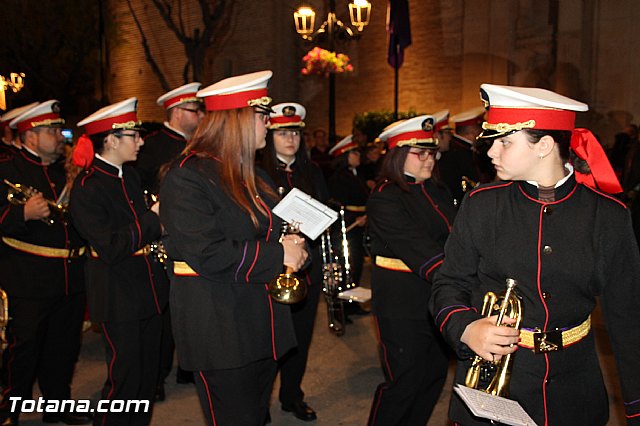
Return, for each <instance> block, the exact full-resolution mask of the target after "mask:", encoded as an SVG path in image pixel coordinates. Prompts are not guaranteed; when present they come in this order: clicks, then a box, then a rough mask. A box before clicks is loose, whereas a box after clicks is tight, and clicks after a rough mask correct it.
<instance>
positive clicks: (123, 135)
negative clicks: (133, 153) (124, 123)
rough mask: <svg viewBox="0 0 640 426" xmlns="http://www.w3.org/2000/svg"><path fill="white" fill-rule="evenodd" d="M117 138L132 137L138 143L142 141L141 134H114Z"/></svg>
mask: <svg viewBox="0 0 640 426" xmlns="http://www.w3.org/2000/svg"><path fill="white" fill-rule="evenodd" d="M114 135H115V137H116V138H123V137H127V136H128V137H130V138H133V140H134V141H138V140H139V139H140V133H138V132H134V133H114Z"/></svg>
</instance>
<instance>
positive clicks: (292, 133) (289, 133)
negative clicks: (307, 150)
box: [273, 130, 300, 138]
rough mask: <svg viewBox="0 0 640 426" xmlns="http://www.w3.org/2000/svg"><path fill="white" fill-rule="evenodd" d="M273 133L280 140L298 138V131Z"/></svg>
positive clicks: (277, 131)
mask: <svg viewBox="0 0 640 426" xmlns="http://www.w3.org/2000/svg"><path fill="white" fill-rule="evenodd" d="M273 133H274V134H275V135H277V136H280V137H281V138H288V137H289V136H291V137H296V136H300V131H299V130H276V131H275V132H273Z"/></svg>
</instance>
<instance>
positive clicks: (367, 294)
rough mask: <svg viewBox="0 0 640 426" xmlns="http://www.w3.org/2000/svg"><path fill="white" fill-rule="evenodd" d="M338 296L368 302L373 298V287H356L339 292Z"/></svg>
mask: <svg viewBox="0 0 640 426" xmlns="http://www.w3.org/2000/svg"><path fill="white" fill-rule="evenodd" d="M338 298H340V299H343V300H353V301H354V302H360V303H364V302H368V301H369V300H371V289H370V288H364V287H354V288H352V289H349V290H345V291H342V292H340V293H338Z"/></svg>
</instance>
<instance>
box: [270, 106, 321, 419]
mask: <svg viewBox="0 0 640 426" xmlns="http://www.w3.org/2000/svg"><path fill="white" fill-rule="evenodd" d="M273 110H274V112H273V113H272V114H271V117H270V123H269V133H268V134H267V146H266V147H265V148H264V150H263V151H262V159H261V166H262V168H263V169H264V170H265V171H266V172H267V173H268V174H269V176H270V177H271V179H273V181H274V182H275V184H276V188H278V192H280V193H281V195H282V196H285V195H286V194H287V193H288V192H289V191H291V190H292V189H293V188H298V189H300V190H301V191H303V192H305V193H307V194H309V195H311V196H312V197H313V198H315V199H317V200H319V201H322V202H326V200H327V199H328V198H329V191H328V189H327V185H326V184H325V182H324V176H323V174H322V171H321V170H320V168H319V167H317V166H316V165H315V164H313V163H311V161H310V160H309V156H308V155H307V151H306V149H304V141H303V140H302V135H301V131H302V129H303V128H304V118H305V116H306V110H305V108H304V107H303V106H302V105H300V104H297V103H294V102H289V103H281V104H278V105H274V107H273ZM319 241H320V240H319V239H318V240H316V241H310V242H309V243H310V247H311V257H312V262H311V265H310V267H307V268H305V270H304V271H301V272H300V273H299V274H298V275H299V277H300V278H301V279H304V280H305V281H306V282H307V284H308V293H307V297H306V298H305V299H304V300H302V301H301V302H299V303H296V304H294V305H291V313H292V316H293V325H294V327H295V330H296V339H297V340H298V347H297V348H296V349H294V350H293V351H291V352H289V354H288V355H287V356H285V357H284V358H283V359H282V360H281V361H280V362H279V363H278V365H279V370H280V393H279V398H280V402H281V404H282V409H283V410H285V411H290V412H292V413H293V415H295V416H296V417H297V418H299V419H301V420H304V421H310V420H314V419H315V418H316V413H315V411H314V410H313V409H312V408H311V407H309V406H308V405H307V403H306V402H304V392H302V388H301V387H300V386H301V383H302V378H303V376H304V371H305V369H306V367H307V357H308V355H309V346H310V345H311V336H312V334H313V325H314V322H315V318H316V312H317V310H318V299H319V298H320V293H321V289H322V259H321V256H320V251H319V250H320V248H319Z"/></svg>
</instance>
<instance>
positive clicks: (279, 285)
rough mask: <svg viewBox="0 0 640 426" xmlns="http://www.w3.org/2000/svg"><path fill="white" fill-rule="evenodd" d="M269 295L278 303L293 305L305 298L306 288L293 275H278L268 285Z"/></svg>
mask: <svg viewBox="0 0 640 426" xmlns="http://www.w3.org/2000/svg"><path fill="white" fill-rule="evenodd" d="M269 294H270V295H271V298H272V299H273V300H275V301H276V302H278V303H283V304H285V305H293V304H294V303H298V302H301V301H302V300H304V298H305V297H306V296H307V286H306V285H304V283H303V282H302V281H300V279H298V277H296V276H295V275H293V274H280V275H278V277H277V278H276V279H275V280H272V281H271V282H270V283H269Z"/></svg>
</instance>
